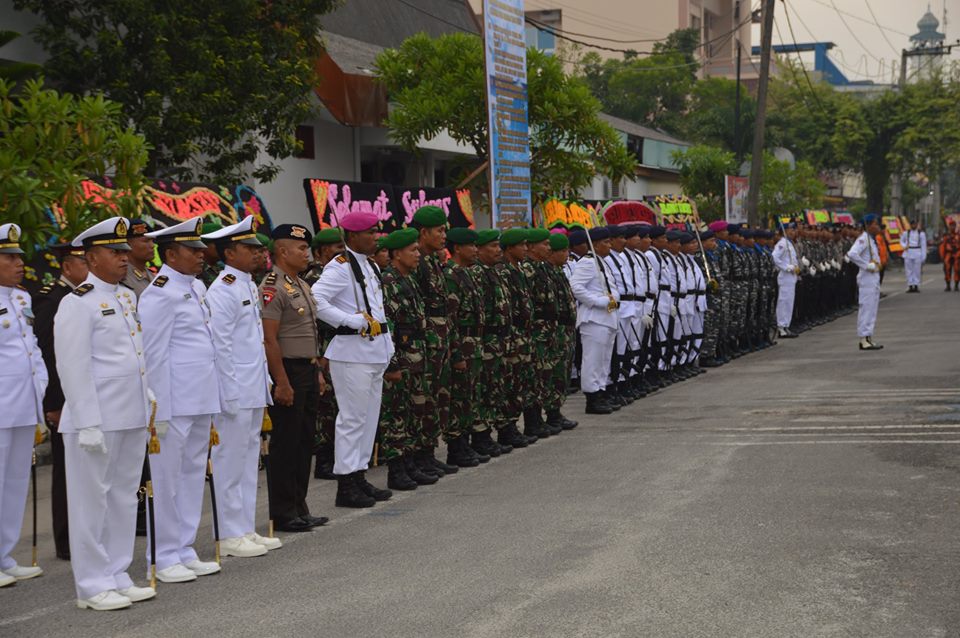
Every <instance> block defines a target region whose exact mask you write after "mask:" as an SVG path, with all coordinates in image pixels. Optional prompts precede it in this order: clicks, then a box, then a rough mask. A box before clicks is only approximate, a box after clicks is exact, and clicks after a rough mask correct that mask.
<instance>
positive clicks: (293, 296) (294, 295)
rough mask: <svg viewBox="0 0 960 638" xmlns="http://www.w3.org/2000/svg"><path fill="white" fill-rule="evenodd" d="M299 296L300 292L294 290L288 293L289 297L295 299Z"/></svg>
mask: <svg viewBox="0 0 960 638" xmlns="http://www.w3.org/2000/svg"><path fill="white" fill-rule="evenodd" d="M299 296H300V293H299V292H295V293H293V294H292V295H290V298H291V299H296V298H297V297H299Z"/></svg>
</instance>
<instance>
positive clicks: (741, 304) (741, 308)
mask: <svg viewBox="0 0 960 638" xmlns="http://www.w3.org/2000/svg"><path fill="white" fill-rule="evenodd" d="M749 303H750V292H749V288H748V286H747V282H746V281H737V282H736V285H735V286H734V288H733V296H732V297H731V298H730V309H731V312H733V313H734V321H733V334H732V335H730V336H731V338H732V339H733V340H735V341H740V340H741V339H743V337H744V333H745V331H746V327H747V325H746V324H747V306H748V305H749Z"/></svg>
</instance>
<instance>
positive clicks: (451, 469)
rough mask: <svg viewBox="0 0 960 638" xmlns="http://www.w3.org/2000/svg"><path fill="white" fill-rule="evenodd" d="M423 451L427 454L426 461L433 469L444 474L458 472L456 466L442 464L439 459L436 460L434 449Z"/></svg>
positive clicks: (458, 469)
mask: <svg viewBox="0 0 960 638" xmlns="http://www.w3.org/2000/svg"><path fill="white" fill-rule="evenodd" d="M424 451H425V452H426V453H427V455H428V456H427V461H429V462H430V463H431V464H432V465H433V467H435V468H436V469H437V470H439V471H441V472H443V473H444V474H456V473H457V472H459V471H460V468H459V467H457V466H456V465H449V464H448V463H444V462H443V461H441V460H440V459H438V458H437V457H436V456H435V455H434V449H433V448H429V449H427V450H424Z"/></svg>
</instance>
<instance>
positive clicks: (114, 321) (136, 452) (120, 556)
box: [53, 217, 155, 611]
mask: <svg viewBox="0 0 960 638" xmlns="http://www.w3.org/2000/svg"><path fill="white" fill-rule="evenodd" d="M128 230H129V222H128V221H127V220H126V219H124V218H122V217H114V218H112V219H108V220H106V221H102V222H100V223H99V224H96V225H94V226H92V227H90V228H88V229H87V230H86V231H84V232H82V233H80V234H79V235H78V236H77V237H76V239H74V240H73V243H72V245H73V246H77V247H80V246H82V247H83V249H84V254H85V257H86V260H87V266H88V268H89V271H90V272H89V274H88V275H87V278H86V280H85V281H84V282H83V283H82V284H80V285H79V286H77V288H76V290H74V291H73V292H72V293H70V294H68V295H67V296H66V297H64V298H63V300H62V301H61V302H60V306H59V308H58V309H57V314H56V316H55V317H54V325H53V334H54V340H53V341H54V352H55V353H56V360H57V374H58V375H59V377H60V385H61V387H62V388H63V396H64V406H63V412H62V413H61V416H60V426H59V431H60V433H61V434H62V435H63V448H64V461H65V466H66V475H67V481H66V482H67V513H68V517H69V520H70V557H71V567H72V569H73V578H74V581H75V583H76V590H77V606H78V607H81V608H90V609H95V610H98V611H106V610H111V609H121V608H123V607H129V606H130V604H131V602H138V601H141V600H147V599H149V598H153V597H154V595H155V592H154V590H153V588H151V587H137V586H135V585H134V584H133V581H132V580H131V579H130V576H129V575H128V574H127V570H128V569H129V567H130V562H131V561H132V560H133V546H134V539H135V536H136V520H137V487H138V485H139V483H140V471H141V469H142V467H143V455H144V452H145V451H146V444H147V425H148V423H149V419H150V409H149V402H150V400H151V399H152V398H153V395H152V393H151V392H150V390H149V388H148V387H147V378H146V359H145V357H144V355H143V342H142V336H143V335H142V333H141V328H140V322H139V319H138V317H137V312H136V303H137V300H136V296H135V295H134V293H133V291H131V290H129V289H127V288H124V287H122V286H120V285H119V284H120V281H121V280H122V279H123V278H124V276H125V275H126V274H127V251H129V250H130V247H129V245H128V244H127V243H126V241H127V232H128Z"/></svg>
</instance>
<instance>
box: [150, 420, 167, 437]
mask: <svg viewBox="0 0 960 638" xmlns="http://www.w3.org/2000/svg"><path fill="white" fill-rule="evenodd" d="M153 427H154V428H156V430H157V438H158V439H162V438H163V437H165V436H167V430H169V429H170V421H157V422H156V423H154V424H153Z"/></svg>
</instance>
